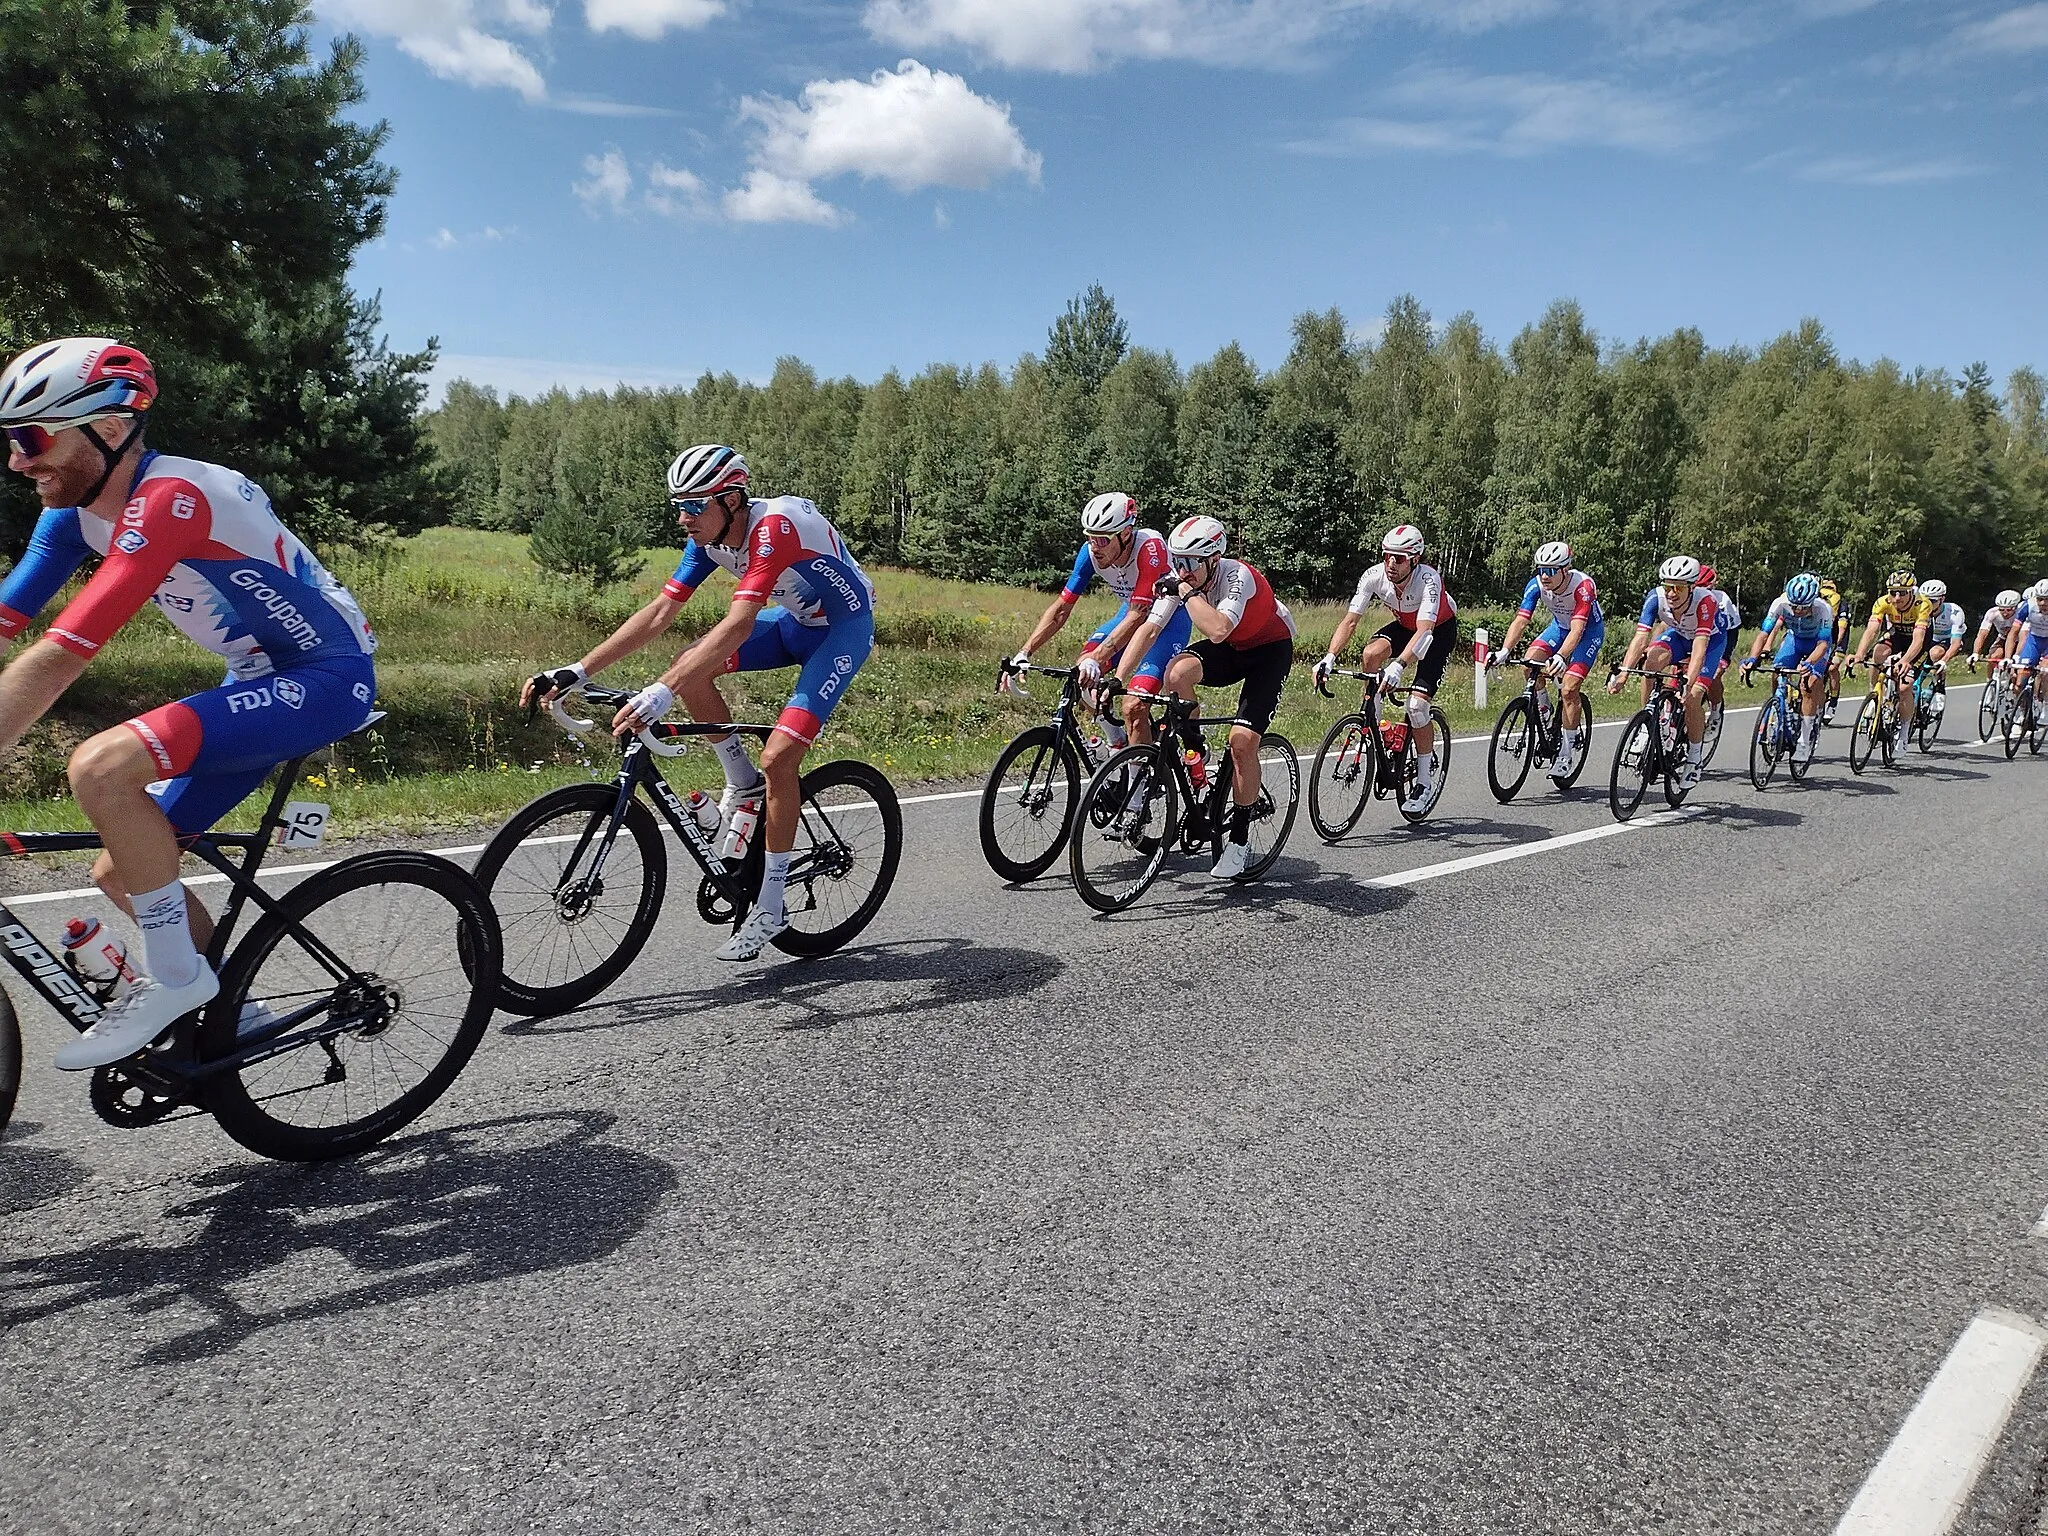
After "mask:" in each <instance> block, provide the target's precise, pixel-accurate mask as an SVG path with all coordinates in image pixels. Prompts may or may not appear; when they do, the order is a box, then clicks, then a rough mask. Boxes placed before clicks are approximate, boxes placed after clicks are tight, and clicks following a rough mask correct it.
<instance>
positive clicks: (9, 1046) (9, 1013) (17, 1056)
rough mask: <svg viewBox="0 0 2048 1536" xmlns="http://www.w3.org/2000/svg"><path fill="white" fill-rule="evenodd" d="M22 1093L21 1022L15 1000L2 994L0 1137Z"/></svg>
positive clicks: (4, 1131) (0, 1024)
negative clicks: (15, 1009)
mask: <svg viewBox="0 0 2048 1536" xmlns="http://www.w3.org/2000/svg"><path fill="white" fill-rule="evenodd" d="M20 1091H21V1021H20V1019H18V1018H16V1017H15V1013H14V1000H13V999H12V998H10V997H9V996H8V995H7V994H6V993H5V992H0V1135H5V1134H6V1131H7V1122H8V1120H9V1119H10V1118H12V1116H13V1114H14V1096H15V1095H16V1094H17V1093H19V1092H20Z"/></svg>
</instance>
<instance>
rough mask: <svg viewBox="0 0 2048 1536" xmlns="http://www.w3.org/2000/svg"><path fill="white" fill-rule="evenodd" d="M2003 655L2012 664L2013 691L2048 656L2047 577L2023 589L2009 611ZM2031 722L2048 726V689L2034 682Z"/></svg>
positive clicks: (2015, 691) (2017, 689)
mask: <svg viewBox="0 0 2048 1536" xmlns="http://www.w3.org/2000/svg"><path fill="white" fill-rule="evenodd" d="M2005 654H2006V656H2007V657H2008V658H2010V660H2011V661H2012V664H2013V672H2012V686H2013V691H2014V693H2015V694H2017V693H2018V691H2019V688H2020V685H2021V684H2022V683H2024V682H2025V681H2026V679H2027V674H2028V673H2029V672H2031V671H2033V670H2034V669H2035V668H2036V667H2037V666H2040V664H2041V658H2042V657H2044V656H2048V579H2044V580H2041V581H2037V582H2035V583H2034V584H2033V585H2032V586H2031V587H2029V588H2027V595H2026V598H2025V600H2024V601H2022V602H2021V604H2020V605H2019V608H2018V609H2017V610H2016V611H2015V612H2014V614H2013V621H2012V632H2011V633H2010V634H2008V635H2007V636H2006V639H2005ZM2034 723H2035V724H2036V725H2048V689H2044V688H2043V687H2042V686H2041V684H2040V683H2039V682H2036V683H2035V685H2034Z"/></svg>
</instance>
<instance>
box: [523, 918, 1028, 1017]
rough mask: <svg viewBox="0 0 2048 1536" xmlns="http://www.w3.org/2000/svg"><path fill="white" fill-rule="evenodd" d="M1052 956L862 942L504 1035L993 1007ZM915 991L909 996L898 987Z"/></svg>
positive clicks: (949, 942) (606, 1004)
mask: <svg viewBox="0 0 2048 1536" xmlns="http://www.w3.org/2000/svg"><path fill="white" fill-rule="evenodd" d="M1066 968H1067V966H1066V962H1065V961H1064V960H1061V959H1060V958H1058V957H1057V956H1056V955H1048V954H1045V953H1044V952H1042V951H1040V950H1035V949H1013V948H1009V947H1006V946H1003V945H991V944H977V943H975V942H974V941H973V940H972V939H959V938H953V939H911V940H904V941H901V942H898V943H893V944H866V945H862V946H861V947H860V948H858V949H843V950H840V951H839V952H838V953H837V954H832V955H825V956H823V957H821V958H819V959H816V960H806V961H803V962H800V963H790V962H786V963H783V964H777V965H770V966H764V967H761V968H759V969H756V970H751V971H747V972H745V973H743V974H742V975H739V976H736V977H735V978H734V979H733V980H732V981H728V982H723V983H721V984H719V985H716V986H710V987H700V988H698V989H697V990H695V991H690V992H684V991H666V992H654V993H650V994H648V995H646V996H642V997H619V998H611V999H608V1000H600V1001H598V1002H595V1003H590V1004H588V1005H586V1006H585V1007H583V1008H580V1009H578V1010H576V1011H574V1012H572V1013H566V1014H562V1015H560V1016H558V1017H556V1018H553V1019H518V1020H515V1021H513V1022H512V1023H510V1024H507V1025H505V1026H504V1028H503V1033H505V1034H508V1035H551V1034H563V1033H578V1032H583V1031H589V1030H599V1029H620V1028H624V1027H626V1026H629V1025H634V1024H648V1023H671V1022H673V1021H675V1020H676V1019H678V1018H682V1017H688V1016H689V1015H691V1014H696V1013H718V1014H721V1015H724V1016H727V1017H730V1015H731V1014H732V1012H733V1010H734V1008H735V1007H736V1006H738V1007H745V1006H746V1005H747V1004H748V1003H750V1002H751V1003H752V1004H753V1005H754V1006H755V1008H756V1010H757V1011H758V1012H761V1013H764V1014H776V1013H782V1012H785V1011H787V1012H792V1013H794V1014H795V1015H796V1017H794V1018H789V1019H776V1020H774V1024H775V1027H776V1028H778V1029H784V1030H790V1029H829V1028H831V1027H832V1026H833V1025H835V1024H853V1023H858V1022H860V1021H862V1020H864V1019H879V1018H889V1017H893V1016H896V1015H900V1014H904V1013H906V1012H911V1011H914V1010H917V1009H920V1008H932V1007H940V1008H942V1007H947V1006H949V1005H952V1004H955V1003H961V1002H968V1001H989V1002H1000V1001H1007V1000H1009V999H1012V998H1018V997H1022V996H1023V995H1024V994H1025V993H1027V992H1035V991H1037V990H1038V989H1039V988H1040V987H1042V986H1044V985H1045V984H1046V983H1047V982H1050V981H1052V980H1053V979H1054V978H1056V977H1057V976H1059V975H1060V973H1061V972H1063V971H1064V970H1066ZM920 984H922V990H920V991H915V992H912V993H910V994H908V995H906V993H905V991H904V988H905V987H906V986H907V987H913V988H915V987H919V986H920ZM863 988H871V989H872V991H871V992H868V991H863V990H862V989H863Z"/></svg>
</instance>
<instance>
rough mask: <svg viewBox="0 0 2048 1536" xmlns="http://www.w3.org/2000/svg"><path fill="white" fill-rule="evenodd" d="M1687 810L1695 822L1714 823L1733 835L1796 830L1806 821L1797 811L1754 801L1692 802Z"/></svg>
mask: <svg viewBox="0 0 2048 1536" xmlns="http://www.w3.org/2000/svg"><path fill="white" fill-rule="evenodd" d="M1688 809H1690V810H1691V811H1692V813H1693V818H1694V819H1695V820H1696V821H1711V822H1715V823H1717V824H1718V825H1720V826H1724V827H1727V828H1728V829H1729V830H1731V831H1735V832H1747V831H1748V830H1750V829H1751V828H1752V827H1796V826H1800V825H1802V824H1803V823H1804V822H1805V821H1806V818H1805V817H1804V816H1802V815H1800V813H1799V812H1797V811H1787V810H1781V809H1779V808H1778V807H1777V806H1772V805H1763V804H1760V803H1758V802H1756V801H1743V800H1735V801H1695V802H1691V803H1690V804H1689V806H1688Z"/></svg>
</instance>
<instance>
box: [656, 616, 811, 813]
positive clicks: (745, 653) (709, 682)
mask: <svg viewBox="0 0 2048 1536" xmlns="http://www.w3.org/2000/svg"><path fill="white" fill-rule="evenodd" d="M818 633H819V634H820V635H822V634H823V631H822V630H820V631H818ZM807 641H808V642H809V643H805V642H807ZM792 642H795V644H794V645H793V644H792ZM697 643H698V644H702V643H703V642H702V641H699V642H697ZM815 644H816V642H815V640H814V639H811V637H809V636H808V635H807V634H806V632H805V629H804V626H802V625H800V624H798V623H797V622H796V620H795V619H793V618H791V617H790V615H789V613H788V611H787V610H785V609H782V608H776V607H771V608H763V609H762V610H761V612H760V614H759V616H757V617H756V618H755V620H754V631H753V633H752V634H750V635H748V636H747V638H746V639H745V640H743V641H741V642H740V647H739V649H738V650H736V651H734V652H733V653H732V654H731V655H730V656H728V657H726V658H725V661H724V665H723V666H722V667H721V669H720V670H721V671H722V672H770V671H773V670H775V669H776V668H777V667H787V666H791V665H794V664H795V663H797V662H800V661H803V660H806V659H807V658H808V657H809V656H810V654H811V652H812V650H813V649H815ZM692 649H694V647H692ZM685 654H687V652H686V653H685ZM676 697H677V698H678V699H680V700H681V701H682V705H683V708H685V709H687V710H688V711H689V712H690V718H691V719H692V720H695V721H697V722H699V723H700V724H704V725H715V724H718V723H720V722H722V721H726V720H730V719H731V718H732V707H731V706H730V705H728V704H727V703H726V702H725V695H724V694H722V693H720V692H719V691H718V684H717V683H716V682H715V681H714V680H713V679H712V678H709V677H703V678H698V679H697V680H695V681H694V682H692V683H691V684H689V685H688V686H687V687H684V688H682V689H679V690H678V691H677V693H676ZM706 740H708V741H709V742H710V743H711V750H712V751H713V752H715V753H717V754H718V766H719V767H720V768H721V769H722V770H723V771H724V773H725V784H726V788H727V789H728V790H750V789H754V788H756V787H758V786H759V784H760V783H761V775H760V773H758V772H757V771H755V768H754V762H753V759H752V758H750V757H749V756H748V755H747V743H746V738H744V737H742V736H711V737H707V738H706ZM727 798H728V799H731V798H732V797H731V796H728V797H727ZM726 809H727V810H730V809H731V807H730V806H729V805H728V806H727V807H726Z"/></svg>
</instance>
